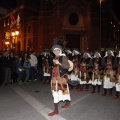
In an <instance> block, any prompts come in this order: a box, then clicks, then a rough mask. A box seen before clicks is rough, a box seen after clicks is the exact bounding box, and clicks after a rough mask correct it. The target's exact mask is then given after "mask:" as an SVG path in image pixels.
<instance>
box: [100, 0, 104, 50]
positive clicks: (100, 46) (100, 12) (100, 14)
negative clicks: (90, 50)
mask: <svg viewBox="0 0 120 120" xmlns="http://www.w3.org/2000/svg"><path fill="white" fill-rule="evenodd" d="M99 1H100V48H101V27H102V26H101V5H102V1H103V0H99Z"/></svg>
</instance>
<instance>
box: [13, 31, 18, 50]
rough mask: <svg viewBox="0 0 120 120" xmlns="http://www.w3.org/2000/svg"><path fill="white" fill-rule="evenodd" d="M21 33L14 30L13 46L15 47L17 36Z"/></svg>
mask: <svg viewBox="0 0 120 120" xmlns="http://www.w3.org/2000/svg"><path fill="white" fill-rule="evenodd" d="M18 35H19V31H13V32H12V37H13V48H14V49H15V44H16V39H17V36H18Z"/></svg>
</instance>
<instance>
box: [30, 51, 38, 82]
mask: <svg viewBox="0 0 120 120" xmlns="http://www.w3.org/2000/svg"><path fill="white" fill-rule="evenodd" d="M30 64H31V67H30V79H29V80H30V81H31V80H34V81H36V80H37V64H38V60H37V57H36V52H35V51H32V53H31V55H30Z"/></svg>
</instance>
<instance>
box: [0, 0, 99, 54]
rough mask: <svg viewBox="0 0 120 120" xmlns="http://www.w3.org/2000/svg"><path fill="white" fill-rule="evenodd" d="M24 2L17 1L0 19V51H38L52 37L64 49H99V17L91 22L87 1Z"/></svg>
mask: <svg viewBox="0 0 120 120" xmlns="http://www.w3.org/2000/svg"><path fill="white" fill-rule="evenodd" d="M18 1H19V0H18ZM28 2H29V1H28ZM28 2H27V0H26V3H23V4H21V2H20V3H19V2H18V4H17V7H16V8H15V9H14V10H12V11H11V12H10V13H8V14H7V15H6V16H4V17H2V18H1V19H0V24H1V26H0V50H5V49H10V50H14V51H16V52H20V51H28V50H35V51H41V50H43V49H50V48H51V46H52V44H53V42H54V39H56V38H58V39H62V40H64V42H63V44H64V46H65V47H68V48H78V49H80V50H88V49H90V50H94V49H100V48H101V40H100V24H99V20H98V21H95V22H93V21H92V20H93V18H92V11H91V3H90V2H88V0H41V1H39V0H36V3H35V2H34V1H31V2H29V3H28ZM17 32H18V33H17ZM16 33H17V34H16Z"/></svg>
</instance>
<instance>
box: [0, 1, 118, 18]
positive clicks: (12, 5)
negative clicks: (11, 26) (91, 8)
mask: <svg viewBox="0 0 120 120" xmlns="http://www.w3.org/2000/svg"><path fill="white" fill-rule="evenodd" d="M15 1H16V0H0V6H1V7H5V8H7V9H11V8H15V5H16V2H15ZM119 9H120V0H113V10H114V12H115V14H116V16H117V17H118V19H119V20H120V13H119V11H120V10H119Z"/></svg>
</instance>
